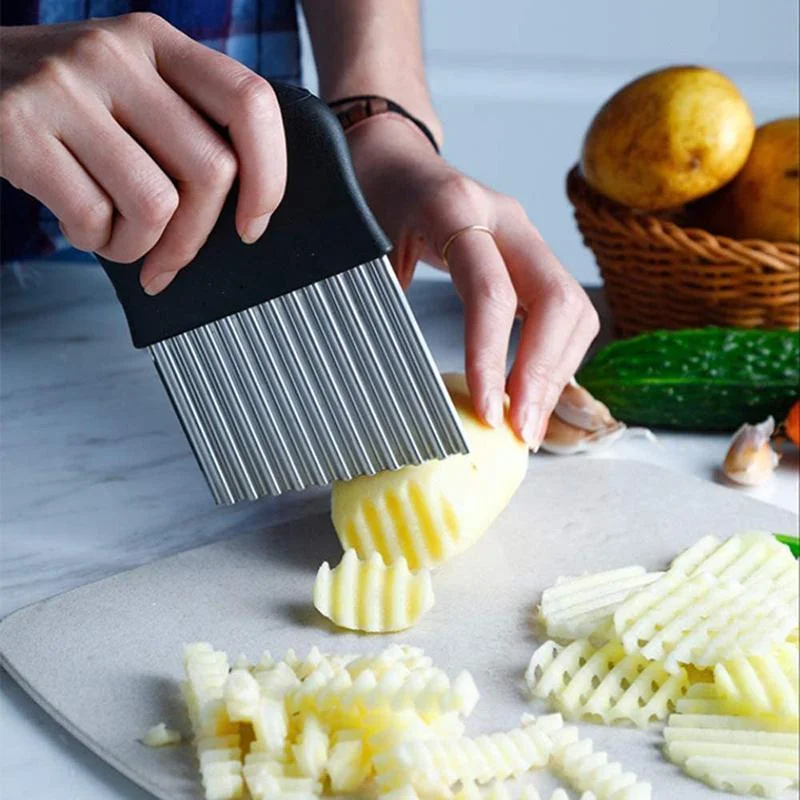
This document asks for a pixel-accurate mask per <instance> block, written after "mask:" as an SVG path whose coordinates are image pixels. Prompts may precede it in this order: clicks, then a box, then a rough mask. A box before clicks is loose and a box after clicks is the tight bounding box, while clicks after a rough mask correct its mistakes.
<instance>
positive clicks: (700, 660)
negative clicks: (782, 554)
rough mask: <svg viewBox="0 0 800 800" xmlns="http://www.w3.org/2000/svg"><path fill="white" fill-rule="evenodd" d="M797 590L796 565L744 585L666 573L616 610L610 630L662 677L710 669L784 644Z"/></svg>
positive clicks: (698, 575)
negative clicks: (660, 667) (685, 667)
mask: <svg viewBox="0 0 800 800" xmlns="http://www.w3.org/2000/svg"><path fill="white" fill-rule="evenodd" d="M799 588H800V573H798V571H797V564H794V565H793V567H792V568H791V569H789V570H784V569H782V568H781V570H780V571H779V572H778V573H777V574H776V576H775V578H774V579H773V578H763V579H755V577H754V576H750V577H749V578H747V579H746V583H744V584H742V583H739V582H738V581H736V580H731V579H722V578H719V577H717V576H716V575H714V574H713V572H711V571H698V572H696V573H693V574H689V575H687V574H686V573H684V572H683V571H681V570H672V569H670V570H669V572H666V573H665V574H664V575H663V576H662V577H661V578H659V579H658V580H657V581H655V582H653V583H652V584H650V585H649V586H647V587H645V588H644V589H642V590H640V591H637V592H634V593H633V594H631V595H630V596H629V597H628V598H627V599H626V600H625V601H624V602H623V603H622V605H620V607H619V608H618V609H617V610H616V612H614V628H615V632H616V635H617V636H618V637H619V639H620V640H621V641H622V644H623V646H624V648H625V651H626V652H627V653H635V652H640V653H641V655H643V656H644V657H645V658H647V659H649V660H651V661H659V660H663V661H664V666H665V667H666V669H667V671H668V672H672V673H675V672H677V671H678V669H679V668H680V665H681V664H694V665H695V666H698V667H711V666H714V665H715V664H717V663H719V662H720V661H728V660H730V659H733V658H738V657H740V656H747V655H751V654H753V653H758V652H764V651H767V650H770V649H771V648H772V647H774V646H776V645H777V644H779V643H780V642H783V641H785V640H786V637H787V636H788V635H789V634H790V633H791V631H792V630H793V629H794V628H795V627H796V626H797V619H798V589H799Z"/></svg>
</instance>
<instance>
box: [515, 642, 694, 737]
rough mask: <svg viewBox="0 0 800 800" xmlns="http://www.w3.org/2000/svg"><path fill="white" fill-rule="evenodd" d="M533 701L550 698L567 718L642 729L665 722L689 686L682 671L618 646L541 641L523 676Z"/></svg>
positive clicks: (614, 643) (613, 643)
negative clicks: (670, 671) (673, 671)
mask: <svg viewBox="0 0 800 800" xmlns="http://www.w3.org/2000/svg"><path fill="white" fill-rule="evenodd" d="M525 680H526V682H527V684H528V688H529V689H530V692H531V694H532V695H533V697H538V698H541V699H550V700H552V701H553V703H554V704H555V706H556V708H558V710H559V711H560V712H561V713H562V714H563V715H564V716H565V717H567V718H568V719H573V720H581V719H583V720H589V721H598V720H599V721H601V722H603V723H605V724H606V725H609V724H614V723H618V722H632V723H633V724H634V725H636V726H638V727H640V728H643V727H645V726H647V725H649V724H651V723H653V722H657V721H658V720H662V719H666V718H667V716H668V715H669V713H670V712H671V711H673V710H674V709H675V703H676V701H677V700H678V699H679V698H681V697H683V695H684V694H685V693H686V690H687V689H688V687H689V678H688V676H687V674H686V671H685V670H684V669H679V670H678V672H677V673H676V674H670V673H668V672H667V671H666V670H665V669H664V667H663V666H662V665H661V664H660V663H658V662H651V661H648V660H647V659H646V658H644V657H643V656H641V655H638V654H635V653H634V654H631V655H628V654H626V653H625V650H624V648H623V647H622V645H621V644H620V643H619V642H611V643H609V644H606V645H603V646H602V647H599V648H598V647H595V646H594V645H592V643H591V642H590V641H589V640H588V639H580V640H578V641H576V642H572V643H570V644H568V645H566V646H561V645H559V644H556V643H555V642H545V643H544V644H543V645H542V646H541V647H539V648H538V649H537V650H536V651H535V652H534V654H533V656H532V658H531V661H530V664H529V665H528V670H527V672H526V674H525Z"/></svg>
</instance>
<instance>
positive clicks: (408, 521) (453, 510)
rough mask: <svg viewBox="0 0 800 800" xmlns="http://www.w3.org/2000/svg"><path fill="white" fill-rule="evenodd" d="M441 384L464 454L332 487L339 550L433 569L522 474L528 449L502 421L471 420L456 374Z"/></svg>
mask: <svg viewBox="0 0 800 800" xmlns="http://www.w3.org/2000/svg"><path fill="white" fill-rule="evenodd" d="M443 377H444V382H445V386H446V387H447V389H448V391H449V392H450V396H451V397H452V398H453V402H454V404H455V407H456V409H457V411H458V414H459V416H460V417H461V421H462V423H463V426H464V430H465V433H466V436H467V441H468V442H469V446H470V453H469V454H467V455H455V456H450V457H449V458H446V459H444V460H441V461H428V462H426V463H424V464H418V465H414V466H409V467H404V468H402V469H399V470H396V471H389V472H381V473H379V474H377V475H371V476H362V477H359V478H355V479H353V480H351V481H344V482H340V483H337V484H335V485H334V487H333V493H332V495H331V514H332V517H333V525H334V527H335V529H336V533H337V534H338V536H339V540H340V541H341V543H342V547H343V548H344V549H349V548H353V549H355V551H356V552H357V553H358V555H359V556H360V557H361V558H365V557H366V556H368V555H369V554H370V553H373V552H377V553H380V555H381V556H382V557H383V560H384V561H385V562H386V563H387V564H389V563H392V562H393V561H395V560H397V559H398V558H400V557H403V558H405V559H406V561H407V562H408V565H409V567H410V568H411V569H412V570H416V569H419V568H421V567H434V566H436V565H438V564H441V563H443V562H444V561H447V559H449V558H450V557H452V556H453V555H455V554H456V553H459V552H461V551H463V550H464V549H466V548H467V547H469V546H470V545H471V544H473V543H474V542H475V541H476V540H477V539H478V537H480V536H481V534H483V533H484V532H485V531H486V530H487V529H488V527H489V526H490V525H491V524H492V522H493V521H494V520H495V518H496V517H497V516H498V515H499V514H500V512H501V511H502V510H503V509H504V508H505V507H506V506H507V505H508V503H509V501H510V500H511V498H512V496H513V495H514V492H516V490H517V488H518V487H519V485H520V484H521V483H522V479H523V478H524V477H525V473H526V471H527V469H528V448H527V446H526V445H525V444H524V443H523V442H522V441H520V440H519V439H518V438H517V436H516V435H515V434H514V432H513V431H512V430H511V428H510V426H509V425H508V423H507V422H506V423H505V424H503V425H502V426H501V427H499V428H496V429H493V428H489V427H488V426H486V425H484V424H483V423H482V422H480V421H479V420H478V418H477V417H476V416H475V413H474V412H473V410H472V403H471V401H470V399H469V392H468V391H467V386H466V381H465V379H464V377H463V376H462V375H453V374H450V375H445V376H443Z"/></svg>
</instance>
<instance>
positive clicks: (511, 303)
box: [473, 277, 517, 313]
mask: <svg viewBox="0 0 800 800" xmlns="http://www.w3.org/2000/svg"><path fill="white" fill-rule="evenodd" d="M473 295H474V297H475V299H476V300H477V302H479V303H480V304H481V305H482V306H483V307H484V308H489V309H494V310H496V311H501V312H503V313H513V312H514V311H515V310H516V308H517V294H516V292H515V291H514V289H513V287H512V286H511V284H510V283H509V282H508V281H501V280H496V279H495V280H492V279H491V278H489V277H487V278H481V279H480V280H478V281H476V282H475V284H474V288H473Z"/></svg>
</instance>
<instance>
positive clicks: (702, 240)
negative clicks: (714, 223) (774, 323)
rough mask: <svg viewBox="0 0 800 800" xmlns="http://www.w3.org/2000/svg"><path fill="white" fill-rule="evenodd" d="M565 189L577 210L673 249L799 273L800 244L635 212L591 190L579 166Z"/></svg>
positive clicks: (569, 177) (568, 176)
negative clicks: (709, 251) (703, 250)
mask: <svg viewBox="0 0 800 800" xmlns="http://www.w3.org/2000/svg"><path fill="white" fill-rule="evenodd" d="M566 188H567V197H568V198H569V200H570V202H571V203H572V205H573V206H574V207H575V208H576V209H580V208H581V207H584V208H585V207H588V208H589V209H590V210H591V211H592V212H593V213H594V214H597V215H599V216H600V217H605V218H606V219H607V220H608V222H609V223H614V224H615V225H624V226H626V227H629V228H631V229H636V230H637V231H638V232H640V233H642V234H649V235H651V236H657V237H658V238H659V239H661V240H665V239H669V240H671V242H670V245H671V247H672V248H676V247H677V248H678V249H687V250H688V249H689V245H700V246H703V247H709V246H710V247H712V248H713V249H714V250H716V251H727V254H728V255H729V256H730V257H731V258H732V260H734V261H738V262H740V263H748V262H749V263H758V264H760V265H762V266H768V267H772V268H773V269H776V270H779V271H785V272H793V271H798V272H800V244H799V243H796V242H771V241H767V240H764V239H734V238H731V237H728V236H717V235H716V234H713V233H710V232H709V231H707V230H704V229H703V228H698V227H687V226H683V225H680V224H679V223H677V222H674V221H672V220H669V219H664V217H663V216H660V215H659V214H658V212H644V211H635V210H633V209H630V208H627V207H626V206H623V205H620V204H619V203H616V202H614V201H613V200H610V199H609V198H607V197H605V196H603V195H602V194H600V193H599V192H597V191H595V190H594V189H593V188H592V187H591V186H589V184H588V183H587V182H586V179H585V178H584V177H583V175H582V174H581V172H580V165H579V164H575V165H574V166H573V167H572V169H570V171H569V173H568V175H567V187H566ZM662 213H663V212H662ZM687 240H688V241H687Z"/></svg>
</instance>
